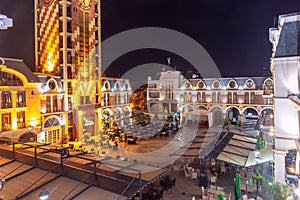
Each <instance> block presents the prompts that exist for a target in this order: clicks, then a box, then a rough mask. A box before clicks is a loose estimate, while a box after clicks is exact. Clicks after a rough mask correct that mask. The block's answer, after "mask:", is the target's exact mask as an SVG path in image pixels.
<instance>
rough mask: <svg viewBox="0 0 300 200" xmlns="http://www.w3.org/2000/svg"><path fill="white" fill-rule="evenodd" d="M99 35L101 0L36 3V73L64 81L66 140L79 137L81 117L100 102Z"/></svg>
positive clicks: (63, 0)
mask: <svg viewBox="0 0 300 200" xmlns="http://www.w3.org/2000/svg"><path fill="white" fill-rule="evenodd" d="M100 31H101V26H100V1H98V0H87V1H86V0H85V1H81V0H80V1H75V0H35V48H36V71H37V72H38V73H41V74H43V75H48V76H55V77H59V78H60V80H61V83H60V84H61V85H62V90H61V91H58V90H57V92H62V93H61V95H59V98H61V101H62V105H63V106H64V108H63V109H62V112H63V114H62V115H60V114H59V118H60V120H61V121H65V122H68V123H65V124H64V125H63V130H62V131H63V134H64V135H66V136H67V138H79V137H80V134H79V133H82V132H83V129H84V128H83V125H82V123H81V121H82V120H83V119H82V116H83V115H85V114H86V112H91V108H93V109H97V108H98V107H99V104H100V102H101V98H102V96H101V89H100V88H101V80H100V77H101V69H100V66H101V65H100V45H99V41H100V35H101V32H100ZM48 84H53V85H57V84H58V82H55V81H54V80H53V81H51V82H48ZM50 90H51V88H50ZM42 92H43V93H45V96H47V91H42ZM53 92H54V90H51V93H53ZM50 96H51V95H50ZM46 98H49V97H46ZM50 99H51V98H50ZM47 101H48V100H47ZM43 109H44V108H43ZM42 111H43V110H42ZM51 111H52V113H53V112H54V113H55V111H54V110H51ZM56 123H58V122H56ZM75 126H76V127H75Z"/></svg>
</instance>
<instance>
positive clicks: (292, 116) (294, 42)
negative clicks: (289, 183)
mask: <svg viewBox="0 0 300 200" xmlns="http://www.w3.org/2000/svg"><path fill="white" fill-rule="evenodd" d="M299 27H300V14H299V13H294V14H287V15H281V16H279V19H278V27H275V28H271V29H270V30H269V39H270V42H271V43H272V45H273V49H272V50H273V53H272V58H271V71H272V73H273V77H274V117H275V118H274V121H275V138H274V139H275V147H274V158H275V174H274V179H275V182H281V183H285V181H286V175H287V172H288V171H287V170H289V171H292V172H293V173H294V174H299V172H300V170H299V159H300V156H299V149H300V146H299V136H300V134H299V124H300V123H299V119H300V115H299V111H300V106H299V105H300V102H299V97H300V96H299V87H300V84H299V83H300V70H299V60H300V45H299V44H300V37H299V35H300V28H299ZM292 150H293V151H294V152H296V153H295V154H296V156H295V157H296V159H295V160H293V162H294V165H293V166H289V167H288V166H286V162H285V161H286V158H287V157H286V156H287V155H288V154H287V153H288V152H289V151H292ZM287 167H288V168H292V169H288V168H287ZM294 178H295V179H297V178H298V177H297V176H295V177H294Z"/></svg>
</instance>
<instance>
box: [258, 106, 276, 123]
mask: <svg viewBox="0 0 300 200" xmlns="http://www.w3.org/2000/svg"><path fill="white" fill-rule="evenodd" d="M273 112H274V111H273V108H271V107H266V108H263V109H262V110H261V111H260V115H259V116H260V118H261V119H262V123H263V125H264V126H274V113H273Z"/></svg>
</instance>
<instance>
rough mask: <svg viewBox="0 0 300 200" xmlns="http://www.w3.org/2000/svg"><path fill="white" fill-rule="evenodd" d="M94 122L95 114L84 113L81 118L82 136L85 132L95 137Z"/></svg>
mask: <svg viewBox="0 0 300 200" xmlns="http://www.w3.org/2000/svg"><path fill="white" fill-rule="evenodd" d="M95 122H96V114H95V113H86V114H84V115H83V116H82V128H83V134H85V133H86V132H87V133H89V134H90V135H95Z"/></svg>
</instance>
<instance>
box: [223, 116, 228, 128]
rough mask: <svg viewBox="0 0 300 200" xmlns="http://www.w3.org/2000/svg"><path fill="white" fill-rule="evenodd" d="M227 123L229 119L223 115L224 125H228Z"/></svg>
mask: <svg viewBox="0 0 300 200" xmlns="http://www.w3.org/2000/svg"><path fill="white" fill-rule="evenodd" d="M228 124H229V119H228V117H225V119H224V127H226V126H228Z"/></svg>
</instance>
